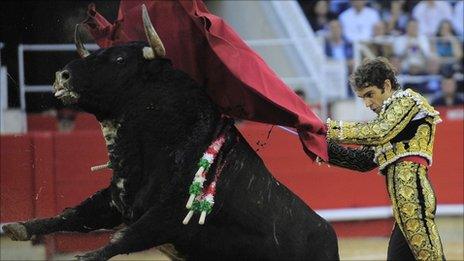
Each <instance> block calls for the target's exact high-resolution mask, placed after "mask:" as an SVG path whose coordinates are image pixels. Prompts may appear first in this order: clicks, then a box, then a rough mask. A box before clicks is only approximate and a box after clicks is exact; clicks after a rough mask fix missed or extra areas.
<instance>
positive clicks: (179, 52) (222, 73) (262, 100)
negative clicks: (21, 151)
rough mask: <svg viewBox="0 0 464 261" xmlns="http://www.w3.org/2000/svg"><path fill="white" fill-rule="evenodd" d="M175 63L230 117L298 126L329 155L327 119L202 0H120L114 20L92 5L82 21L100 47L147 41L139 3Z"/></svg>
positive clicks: (312, 148)
mask: <svg viewBox="0 0 464 261" xmlns="http://www.w3.org/2000/svg"><path fill="white" fill-rule="evenodd" d="M142 4H145V5H146V6H147V9H148V13H149V15H150V18H151V21H152V22H153V26H154V27H155V29H156V31H157V33H158V35H159V36H160V38H161V40H162V41H163V44H164V47H165V49H166V57H167V58H169V59H170V60H171V61H172V63H173V65H174V67H176V68H178V69H180V70H182V71H185V72H186V73H188V74H189V75H190V76H191V77H192V78H194V79H195V80H196V81H197V82H198V83H200V84H202V85H204V86H206V88H207V89H208V91H209V95H210V96H211V98H212V99H213V101H214V102H215V103H216V104H217V105H219V106H220V108H221V109H222V112H223V113H224V114H227V115H229V116H232V117H235V118H239V119H246V120H252V121H258V122H263V123H268V124H276V125H282V126H288V127H293V128H296V130H297V131H298V133H299V137H300V140H301V142H302V144H303V149H304V150H305V152H306V153H307V154H308V155H309V156H310V157H311V158H312V159H314V158H315V156H319V157H320V158H322V159H323V160H327V158H328V155H327V143H326V135H325V134H326V127H325V124H324V123H323V122H322V121H321V120H320V119H319V118H318V117H317V115H316V114H315V113H314V112H313V111H312V110H311V109H310V108H309V106H308V105H307V104H306V103H305V102H304V101H303V100H301V99H300V97H298V96H297V95H296V94H295V93H294V92H293V90H291V89H290V88H289V87H288V86H286V85H285V83H284V82H283V81H282V80H281V79H280V78H279V77H278V76H277V75H276V73H275V72H274V71H273V70H272V69H271V68H269V66H268V65H267V64H266V63H265V62H264V60H263V59H262V58H261V57H260V56H259V55H258V54H257V53H256V52H254V51H253V50H252V49H251V48H250V47H248V46H247V45H246V43H245V42H244V41H243V40H242V39H241V38H240V36H239V35H238V34H237V33H236V32H235V31H234V30H233V29H232V27H231V26H229V25H228V24H227V23H226V22H225V21H224V20H223V19H221V18H220V17H217V16H215V15H213V14H211V13H210V12H209V11H208V10H207V9H206V6H205V4H204V3H203V2H202V1H201V0H193V1H180V0H175V1H174V0H171V1H165V0H162V1H141V0H121V3H120V6H119V14H118V19H117V20H116V21H115V22H114V23H113V24H110V23H109V22H108V21H107V20H106V19H105V18H104V17H103V16H101V15H100V14H99V13H98V12H96V11H95V6H94V5H90V6H89V11H88V14H89V18H88V19H87V20H86V21H85V22H84V24H85V25H86V27H87V28H88V29H89V31H90V32H91V34H92V35H93V37H94V38H95V41H96V42H97V44H98V45H99V46H100V47H109V46H112V45H118V44H123V43H125V42H129V41H137V40H141V41H146V36H145V32H144V29H143V24H142V10H141V5H142Z"/></svg>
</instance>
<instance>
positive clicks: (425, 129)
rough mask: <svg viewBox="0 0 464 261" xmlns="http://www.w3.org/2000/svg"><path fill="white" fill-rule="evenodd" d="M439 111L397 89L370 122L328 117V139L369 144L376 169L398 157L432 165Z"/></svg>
mask: <svg viewBox="0 0 464 261" xmlns="http://www.w3.org/2000/svg"><path fill="white" fill-rule="evenodd" d="M440 121H441V119H440V117H439V113H438V112H437V111H436V110H435V109H434V108H433V107H432V106H430V105H429V103H428V102H427V100H426V99H425V98H424V97H423V96H421V95H420V94H418V93H416V92H414V91H412V90H410V89H407V90H404V91H402V90H399V91H396V92H395V93H393V95H392V96H391V97H390V98H389V99H387V100H386V101H385V102H384V103H383V106H382V109H381V112H380V113H379V115H378V116H377V118H375V119H374V120H372V121H369V122H344V121H333V120H331V119H328V120H327V127H328V132H327V138H328V139H329V140H333V141H336V142H339V143H344V144H359V145H367V146H371V147H372V148H373V149H374V151H375V156H374V159H375V162H376V163H377V164H378V165H379V169H380V170H382V169H384V168H385V167H386V166H387V165H389V164H390V163H393V162H395V161H396V160H398V159H399V158H401V157H404V156H409V155H418V156H422V157H424V158H426V159H427V160H428V162H429V165H431V164H432V150H433V139H434V135H435V126H436V124H437V123H439V122H440Z"/></svg>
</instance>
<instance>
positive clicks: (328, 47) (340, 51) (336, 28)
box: [324, 19, 353, 71]
mask: <svg viewBox="0 0 464 261" xmlns="http://www.w3.org/2000/svg"><path fill="white" fill-rule="evenodd" d="M324 51H325V54H326V55H327V57H329V58H331V59H334V60H344V61H347V64H348V69H349V71H351V69H352V67H353V44H352V43H351V42H350V41H348V40H346V39H345V38H344V37H343V32H342V27H341V25H340V22H339V21H338V20H336V19H335V20H332V21H330V23H329V33H328V35H327V37H326V39H325V47H324Z"/></svg>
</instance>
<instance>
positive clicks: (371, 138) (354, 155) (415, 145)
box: [327, 57, 444, 260]
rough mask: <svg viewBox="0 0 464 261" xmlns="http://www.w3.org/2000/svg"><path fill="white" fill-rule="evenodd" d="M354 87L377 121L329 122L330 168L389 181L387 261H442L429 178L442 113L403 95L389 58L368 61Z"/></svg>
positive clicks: (407, 92) (415, 96)
mask: <svg viewBox="0 0 464 261" xmlns="http://www.w3.org/2000/svg"><path fill="white" fill-rule="evenodd" d="M351 85H352V87H353V89H354V91H355V93H356V94H357V95H358V96H359V97H360V98H361V99H363V101H364V103H365V105H366V106H367V107H369V108H370V109H372V110H373V111H374V112H376V113H377V117H376V118H375V119H373V120H371V121H368V122H347V121H335V120H331V119H330V118H329V119H328V120H327V127H328V132H327V138H328V141H329V163H330V164H333V165H336V166H340V167H344V168H348V169H352V170H357V171H368V170H372V169H374V168H376V167H378V168H379V172H380V173H381V174H382V175H384V176H385V177H386V185H387V188H388V193H389V196H390V199H391V203H392V208H393V215H394V218H395V225H394V228H393V231H392V234H391V237H390V242H389V246H388V254H387V259H388V260H405V259H407V260H414V259H416V260H444V255H443V248H442V243H441V239H440V236H439V233H438V230H437V226H436V224H435V221H434V218H435V210H436V198H435V194H434V191H433V188H432V186H431V183H430V181H429V180H428V177H427V172H428V168H429V167H430V165H431V164H432V150H433V141H434V136H435V128H436V125H437V123H439V122H440V121H441V119H440V117H439V113H438V112H437V111H436V110H435V109H434V108H433V107H432V106H430V105H429V103H428V102H427V100H426V99H425V98H424V97H423V96H421V95H420V94H418V93H416V92H414V91H412V90H410V89H406V90H401V88H400V85H399V84H398V82H397V79H396V76H395V70H394V68H393V66H392V65H391V64H390V63H389V62H388V60H386V59H385V58H381V57H379V58H375V59H369V60H365V61H364V62H363V64H362V65H360V66H359V67H358V68H357V69H356V71H355V72H354V73H353V75H352V76H351ZM340 144H356V145H362V146H361V147H360V148H350V147H345V146H341V145H340Z"/></svg>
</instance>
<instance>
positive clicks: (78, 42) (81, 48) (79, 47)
mask: <svg viewBox="0 0 464 261" xmlns="http://www.w3.org/2000/svg"><path fill="white" fill-rule="evenodd" d="M74 42H75V43H76V48H77V53H78V54H79V56H80V57H81V58H85V57H87V56H89V55H90V53H89V51H87V49H85V46H84V44H83V43H82V41H81V38H80V37H79V24H76V28H75V29H74Z"/></svg>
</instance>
